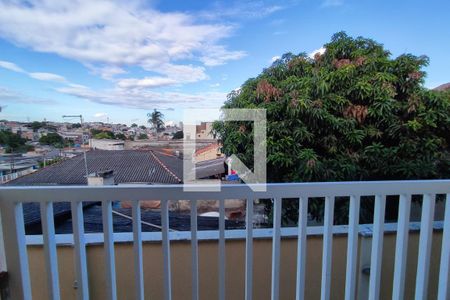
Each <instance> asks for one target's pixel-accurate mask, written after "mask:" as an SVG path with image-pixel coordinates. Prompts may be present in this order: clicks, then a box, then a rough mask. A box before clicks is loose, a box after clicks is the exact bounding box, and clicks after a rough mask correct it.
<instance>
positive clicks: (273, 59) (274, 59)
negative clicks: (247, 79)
mask: <svg viewBox="0 0 450 300" xmlns="http://www.w3.org/2000/svg"><path fill="white" fill-rule="evenodd" d="M280 58H281V56H278V55H276V56H274V57H272V58H271V59H270V62H271V63H274V62H275V61H277V60H279V59H280Z"/></svg>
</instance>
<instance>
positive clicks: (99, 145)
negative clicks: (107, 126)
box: [89, 139, 125, 150]
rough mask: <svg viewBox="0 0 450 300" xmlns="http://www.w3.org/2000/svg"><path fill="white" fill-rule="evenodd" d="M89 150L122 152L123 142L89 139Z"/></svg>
mask: <svg viewBox="0 0 450 300" xmlns="http://www.w3.org/2000/svg"><path fill="white" fill-rule="evenodd" d="M89 148H91V149H94V150H96V149H98V150H124V148H125V142H124V141H122V140H109V139H90V140H89Z"/></svg>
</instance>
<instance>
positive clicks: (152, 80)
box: [117, 77, 176, 88]
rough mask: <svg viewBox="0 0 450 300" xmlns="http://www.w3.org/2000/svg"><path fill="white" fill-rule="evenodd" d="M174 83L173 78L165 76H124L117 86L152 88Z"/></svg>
mask: <svg viewBox="0 0 450 300" xmlns="http://www.w3.org/2000/svg"><path fill="white" fill-rule="evenodd" d="M174 83H176V81H175V80H173V79H171V78H167V77H146V78H143V79H137V78H126V79H121V80H119V81H118V82H117V86H118V87H121V88H154V87H161V86H166V85H171V84H174Z"/></svg>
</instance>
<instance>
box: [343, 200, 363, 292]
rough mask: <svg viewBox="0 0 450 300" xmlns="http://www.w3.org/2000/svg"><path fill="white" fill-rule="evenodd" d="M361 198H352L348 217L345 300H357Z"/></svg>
mask: <svg viewBox="0 0 450 300" xmlns="http://www.w3.org/2000/svg"><path fill="white" fill-rule="evenodd" d="M360 203H361V199H360V197H359V196H358V197H355V196H350V203H349V204H350V209H349V217H348V241H347V267H346V277H345V299H346V300H353V299H355V293H356V263H357V261H358V225H359V208H360Z"/></svg>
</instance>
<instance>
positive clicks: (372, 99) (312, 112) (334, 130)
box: [214, 32, 450, 215]
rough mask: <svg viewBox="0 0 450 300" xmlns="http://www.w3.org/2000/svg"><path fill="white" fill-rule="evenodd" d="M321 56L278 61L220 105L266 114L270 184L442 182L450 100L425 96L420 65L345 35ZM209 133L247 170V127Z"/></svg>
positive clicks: (422, 59)
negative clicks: (424, 180)
mask: <svg viewBox="0 0 450 300" xmlns="http://www.w3.org/2000/svg"><path fill="white" fill-rule="evenodd" d="M324 47H325V49H326V51H325V52H324V53H323V54H316V55H315V56H314V58H310V57H308V55H307V54H305V53H301V54H298V55H294V54H292V53H287V54H285V55H283V56H282V58H281V59H279V60H277V61H275V62H274V63H273V64H272V65H271V66H270V67H269V68H267V69H265V70H264V71H263V72H262V73H261V74H260V75H259V76H258V77H256V78H251V79H249V80H247V81H246V82H245V83H244V84H243V85H242V86H241V88H240V89H239V90H238V91H234V92H232V93H230V94H229V96H228V100H227V101H226V102H225V105H224V108H265V109H266V110H267V119H268V123H267V170H268V181H269V182H308V181H344V180H345V181H348V180H390V179H431V178H449V177H450V153H449V144H450V134H449V132H450V95H449V93H448V92H447V93H445V92H437V91H432V90H429V89H427V88H425V87H424V77H425V72H424V71H423V68H424V67H425V66H427V64H428V58H427V57H426V56H419V57H418V56H414V55H412V54H404V55H400V56H398V57H395V58H394V57H392V55H391V54H390V52H389V51H387V50H386V49H384V47H383V45H381V44H379V43H377V42H375V41H374V40H371V39H367V38H362V37H358V38H352V37H350V36H348V35H346V34H345V33H344V32H340V33H337V34H335V35H334V36H333V37H332V38H331V41H330V42H329V43H327V44H326V45H325V46H324ZM214 128H215V131H216V132H217V133H218V134H219V136H220V137H221V139H222V143H223V151H224V152H225V153H226V154H236V155H237V156H238V157H239V158H240V159H241V160H242V161H243V162H244V163H245V164H246V165H247V166H252V165H253V149H252V148H253V146H252V134H253V132H252V125H251V123H246V122H227V123H221V122H216V123H215V125H214ZM310 209H311V208H310ZM338 210H339V209H338ZM320 211H321V210H320V209H319V208H318V209H317V210H316V211H315V212H316V214H317V215H319V213H320ZM313 213H314V207H313Z"/></svg>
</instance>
